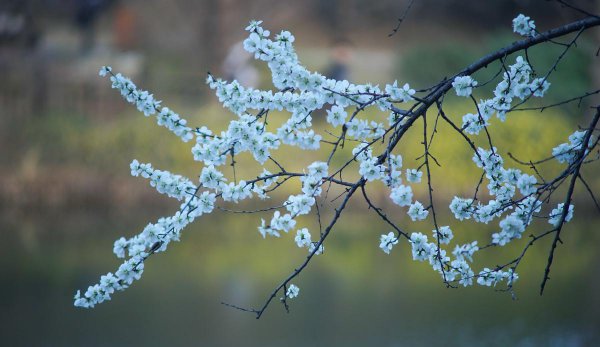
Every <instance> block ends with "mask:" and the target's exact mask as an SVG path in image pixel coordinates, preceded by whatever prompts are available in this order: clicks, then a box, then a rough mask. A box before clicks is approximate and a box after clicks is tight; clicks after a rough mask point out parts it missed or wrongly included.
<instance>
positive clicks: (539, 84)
mask: <svg viewBox="0 0 600 347" xmlns="http://www.w3.org/2000/svg"><path fill="white" fill-rule="evenodd" d="M548 88H550V83H549V82H548V81H546V79H545V78H536V79H534V80H533V81H531V84H530V85H529V89H530V90H531V91H533V96H537V97H538V98H541V97H543V96H544V94H546V91H548Z"/></svg>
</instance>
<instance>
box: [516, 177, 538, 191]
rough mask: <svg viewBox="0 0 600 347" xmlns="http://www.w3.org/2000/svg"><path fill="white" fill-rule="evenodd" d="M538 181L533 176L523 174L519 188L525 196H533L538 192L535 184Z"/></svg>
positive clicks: (518, 182) (518, 184)
mask: <svg viewBox="0 0 600 347" xmlns="http://www.w3.org/2000/svg"><path fill="white" fill-rule="evenodd" d="M536 183H537V180H536V179H535V177H533V176H531V175H526V174H522V175H521V176H519V180H518V181H517V188H519V190H520V191H521V194H523V195H529V194H533V193H535V192H536V191H537V188H536V187H535V184H536Z"/></svg>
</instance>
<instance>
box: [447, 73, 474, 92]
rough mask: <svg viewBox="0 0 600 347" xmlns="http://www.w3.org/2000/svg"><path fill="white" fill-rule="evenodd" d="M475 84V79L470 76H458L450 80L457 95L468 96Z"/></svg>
mask: <svg viewBox="0 0 600 347" xmlns="http://www.w3.org/2000/svg"><path fill="white" fill-rule="evenodd" d="M475 86H477V81H475V80H474V79H472V78H471V76H458V77H456V78H455V79H454V82H452V87H453V88H454V91H455V92H456V95H458V96H469V95H471V93H472V92H473V87H475Z"/></svg>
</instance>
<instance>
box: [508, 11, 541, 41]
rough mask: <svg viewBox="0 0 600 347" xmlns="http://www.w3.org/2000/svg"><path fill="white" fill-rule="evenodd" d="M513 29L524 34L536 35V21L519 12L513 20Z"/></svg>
mask: <svg viewBox="0 0 600 347" xmlns="http://www.w3.org/2000/svg"><path fill="white" fill-rule="evenodd" d="M512 24H513V31H514V32H515V33H517V34H519V35H522V36H535V34H536V31H535V22H534V21H533V19H531V18H530V17H528V16H526V15H524V14H519V15H518V16H517V17H515V19H513V21H512Z"/></svg>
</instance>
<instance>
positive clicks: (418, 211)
mask: <svg viewBox="0 0 600 347" xmlns="http://www.w3.org/2000/svg"><path fill="white" fill-rule="evenodd" d="M427 215H429V211H427V210H426V209H424V208H423V204H421V203H420V202H418V201H415V202H414V203H413V204H412V205H410V207H409V208H408V216H409V217H410V219H412V220H413V222H414V221H418V220H423V219H425V218H427Z"/></svg>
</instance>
